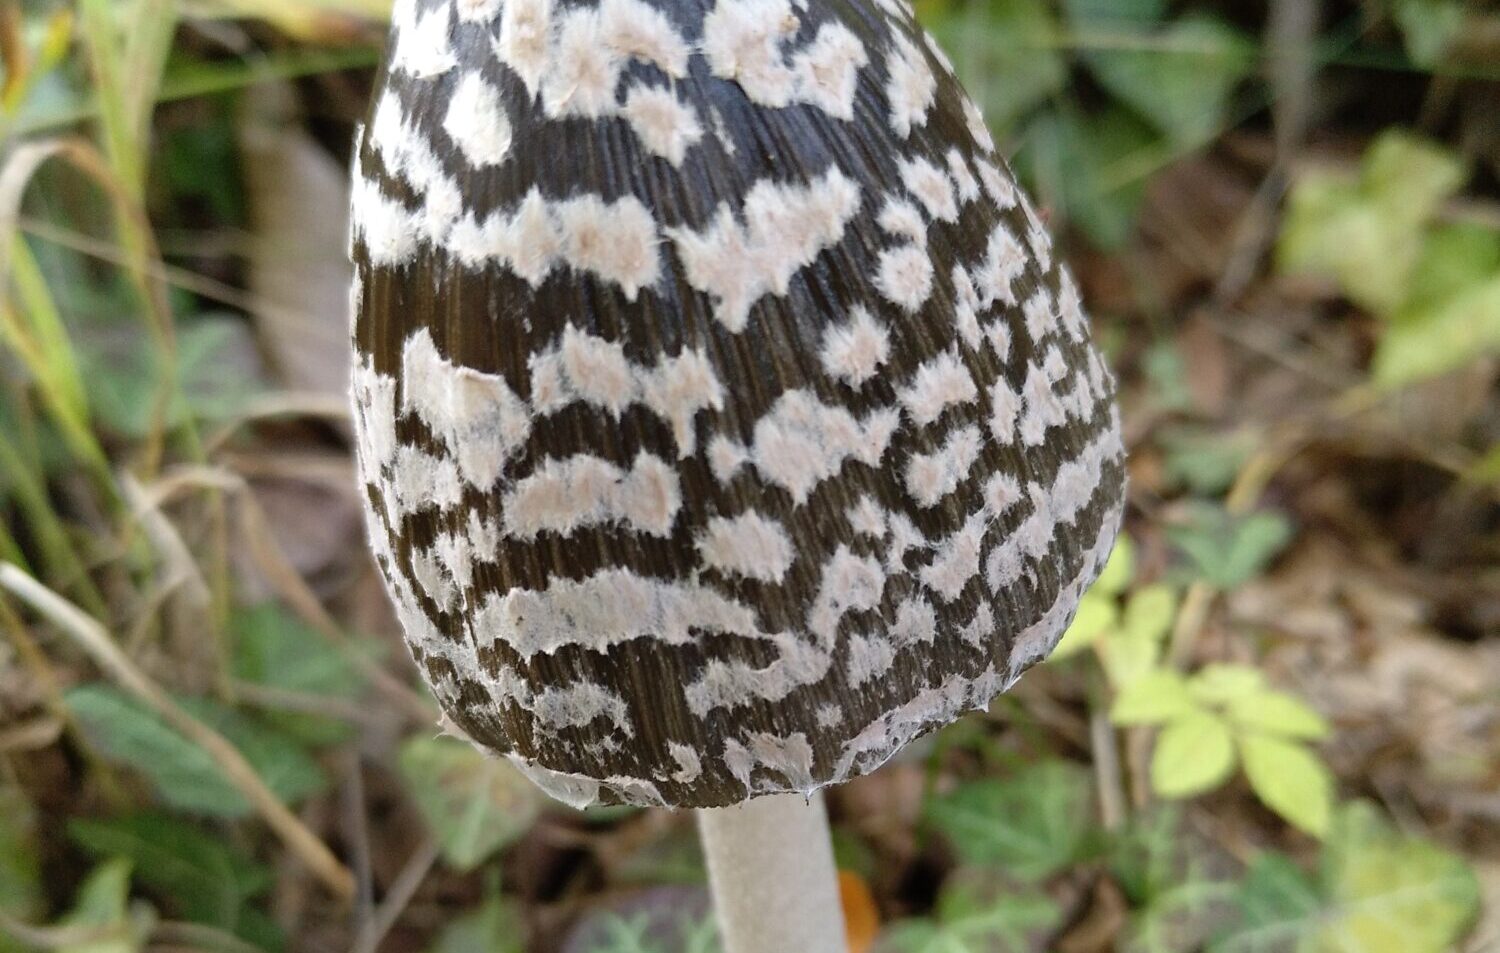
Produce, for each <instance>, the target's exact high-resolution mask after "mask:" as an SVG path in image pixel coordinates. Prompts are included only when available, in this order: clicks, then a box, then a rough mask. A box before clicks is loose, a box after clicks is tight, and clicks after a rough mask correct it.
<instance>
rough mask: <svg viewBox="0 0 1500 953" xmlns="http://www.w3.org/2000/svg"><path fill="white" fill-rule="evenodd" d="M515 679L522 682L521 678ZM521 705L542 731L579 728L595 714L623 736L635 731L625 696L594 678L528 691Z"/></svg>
mask: <svg viewBox="0 0 1500 953" xmlns="http://www.w3.org/2000/svg"><path fill="white" fill-rule="evenodd" d="M517 681H518V682H520V683H521V684H522V685H524V684H525V682H524V681H521V680H520V679H517ZM522 707H524V708H526V710H528V711H529V712H531V715H532V717H533V718H535V719H536V723H537V725H538V727H540V728H541V729H543V730H544V731H558V730H561V729H563V728H582V727H583V726H585V725H587V724H589V723H590V722H592V721H594V720H595V719H596V718H608V719H609V721H610V723H611V724H613V725H614V727H615V730H616V731H619V732H620V733H621V734H623V735H625V736H626V737H630V736H632V735H633V734H634V733H635V732H634V729H633V727H632V726H631V724H630V716H629V709H628V708H627V707H626V705H625V700H624V699H623V698H621V697H620V696H619V695H616V694H615V693H614V692H611V691H610V690H609V689H607V688H605V687H604V686H602V685H597V684H595V683H593V682H581V681H580V682H573V683H571V684H569V685H564V686H556V685H549V686H548V687H546V688H544V689H542V690H541V691H539V692H535V693H533V694H531V695H530V697H529V698H528V699H527V700H526V702H524V703H523V705H522Z"/></svg>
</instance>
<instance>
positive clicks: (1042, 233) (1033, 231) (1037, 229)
mask: <svg viewBox="0 0 1500 953" xmlns="http://www.w3.org/2000/svg"><path fill="white" fill-rule="evenodd" d="M1020 200H1021V207H1022V208H1023V209H1025V211H1026V244H1028V245H1030V246H1031V254H1032V256H1033V257H1035V258H1036V263H1037V267H1038V268H1040V269H1041V270H1042V273H1043V274H1045V273H1047V272H1049V271H1051V270H1052V236H1051V235H1049V234H1047V226H1045V225H1043V224H1042V219H1041V216H1040V215H1038V214H1037V212H1036V209H1035V208H1033V207H1032V204H1031V200H1030V199H1028V198H1026V196H1025V195H1024V194H1023V195H1021V196H1020Z"/></svg>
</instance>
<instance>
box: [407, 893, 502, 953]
mask: <svg viewBox="0 0 1500 953" xmlns="http://www.w3.org/2000/svg"><path fill="white" fill-rule="evenodd" d="M525 944H526V925H525V922H524V921H523V920H522V918H521V911H520V910H519V909H518V908H517V907H516V904H515V903H514V902H512V901H510V900H506V899H503V898H501V897H500V896H498V895H496V896H491V897H489V898H488V899H486V900H485V901H484V903H483V904H481V905H480V906H479V907H478V908H477V909H474V910H471V911H469V912H468V913H465V914H463V915H461V916H459V917H458V918H457V919H454V920H451V921H449V922H448V924H447V925H446V926H444V927H443V929H442V932H440V933H439V934H438V935H437V939H436V940H435V941H434V942H433V944H432V946H431V947H429V949H428V953H526V945H525Z"/></svg>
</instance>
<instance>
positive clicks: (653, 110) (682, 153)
mask: <svg viewBox="0 0 1500 953" xmlns="http://www.w3.org/2000/svg"><path fill="white" fill-rule="evenodd" d="M622 115H623V116H624V117H625V119H626V121H627V122H629V123H630V128H631V129H633V130H635V134H636V138H638V139H640V140H641V144H642V145H644V146H645V147H646V149H647V150H649V151H650V152H652V153H653V154H655V155H659V156H661V157H662V158H663V159H666V160H667V161H668V162H670V163H672V164H673V165H682V160H683V159H684V158H685V157H686V156H687V151H688V149H689V148H690V147H692V146H694V145H696V144H697V143H698V141H699V140H701V139H702V138H703V126H702V125H700V124H699V122H698V114H697V113H696V112H694V110H693V107H691V106H689V105H687V104H686V103H684V102H682V101H680V100H679V99H678V98H677V95H676V94H675V93H673V92H672V91H671V90H670V89H667V88H665V87H660V86H646V85H644V84H642V85H636V86H632V87H631V89H630V92H629V93H628V94H626V97H625V107H624V109H623V110H622Z"/></svg>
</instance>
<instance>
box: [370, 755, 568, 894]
mask: <svg viewBox="0 0 1500 953" xmlns="http://www.w3.org/2000/svg"><path fill="white" fill-rule="evenodd" d="M398 764H399V766H400V768H401V775H402V777H403V778H404V779H405V780H406V785H407V788H408V790H410V792H411V795H412V798H413V800H415V801H416V803H417V807H418V808H419V809H420V810H421V812H422V816H423V818H425V819H426V821H427V825H428V827H430V828H431V829H432V833H433V835H434V836H435V837H436V838H437V842H438V846H439V847H440V848H441V849H442V853H443V859H444V860H446V861H447V862H448V864H449V865H450V866H452V867H454V868H456V869H458V870H472V869H473V868H475V867H477V866H479V864H481V863H482V862H484V860H485V859H486V858H488V857H489V856H490V855H491V854H493V853H495V852H496V851H497V850H499V849H500V848H502V847H504V846H505V845H506V844H509V843H511V842H512V841H514V840H515V839H516V838H518V837H520V836H521V835H522V834H524V833H525V832H526V831H527V830H528V829H529V828H530V827H531V824H532V822H533V821H534V820H536V816H537V814H538V813H539V812H540V810H541V807H542V797H543V795H542V794H541V792H540V791H538V790H537V788H536V786H535V785H533V784H532V783H531V782H530V781H528V780H526V778H525V777H523V776H522V775H521V773H520V772H519V771H517V770H516V769H515V767H514V766H512V765H511V764H510V762H508V761H504V760H501V759H499V758H487V757H485V756H484V755H482V754H480V753H479V752H478V751H476V750H474V747H473V746H472V745H470V744H468V743H466V742H463V741H458V740H457V739H454V738H446V737H439V738H433V737H429V736H427V735H425V734H424V735H418V736H416V737H413V738H411V739H409V740H407V741H406V742H405V743H404V744H402V746H401V751H400V754H399V756H398Z"/></svg>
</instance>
